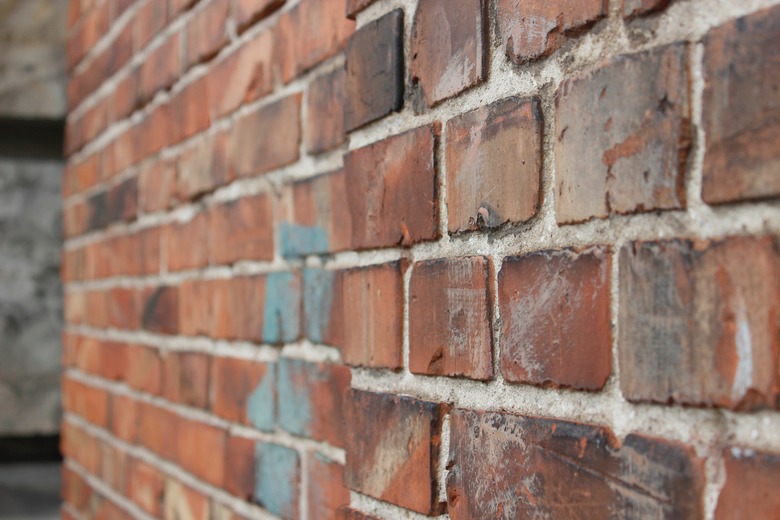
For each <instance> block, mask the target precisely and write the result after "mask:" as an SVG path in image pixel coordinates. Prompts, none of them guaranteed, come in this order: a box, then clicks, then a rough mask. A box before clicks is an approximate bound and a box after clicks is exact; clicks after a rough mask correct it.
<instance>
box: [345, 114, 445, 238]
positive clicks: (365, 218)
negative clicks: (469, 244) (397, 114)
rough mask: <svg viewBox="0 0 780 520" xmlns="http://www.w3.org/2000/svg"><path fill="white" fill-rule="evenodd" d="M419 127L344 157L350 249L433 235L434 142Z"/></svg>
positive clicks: (435, 232)
mask: <svg viewBox="0 0 780 520" xmlns="http://www.w3.org/2000/svg"><path fill="white" fill-rule="evenodd" d="M437 133H438V129H437V128H436V127H422V128H418V129H416V130H411V131H408V132H406V133H403V134H400V135H396V136H392V137H389V138H387V139H385V140H383V141H380V142H378V143H374V144H372V145H369V146H366V147H363V148H360V149H358V150H355V151H354V152H351V153H350V154H348V155H347V156H346V157H345V158H344V168H345V170H346V174H347V182H346V184H347V204H348V206H349V213H350V215H351V225H352V247H353V248H356V249H366V248H375V247H390V246H396V245H399V244H400V245H404V246H410V245H412V244H415V243H417V242H422V241H425V240H433V239H436V238H438V236H439V232H438V229H437V224H438V222H437V221H438V207H437V206H438V203H437V200H436V167H435V164H436V160H435V157H434V155H435V143H436V139H437V138H436V134H437Z"/></svg>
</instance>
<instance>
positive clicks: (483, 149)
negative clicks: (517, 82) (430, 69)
mask: <svg viewBox="0 0 780 520" xmlns="http://www.w3.org/2000/svg"><path fill="white" fill-rule="evenodd" d="M446 133H447V150H446V156H447V207H448V210H449V221H448V228H449V230H450V231H451V232H455V231H461V230H467V229H476V228H478V227H496V226H499V225H501V224H503V223H505V222H515V223H517V222H522V221H526V220H528V219H530V218H531V217H533V216H534V215H535V214H536V211H537V208H538V205H539V202H540V195H539V188H540V184H541V172H542V114H541V110H540V106H539V101H538V100H535V99H534V100H521V99H517V98H509V99H506V100H503V101H500V102H498V103H495V104H493V105H490V106H486V107H482V108H478V109H476V110H473V111H471V112H468V113H466V114H464V115H462V116H458V117H456V118H453V119H451V120H450V121H449V122H448V123H447V128H446ZM496 186H500V189H496V188H495V187H496Z"/></svg>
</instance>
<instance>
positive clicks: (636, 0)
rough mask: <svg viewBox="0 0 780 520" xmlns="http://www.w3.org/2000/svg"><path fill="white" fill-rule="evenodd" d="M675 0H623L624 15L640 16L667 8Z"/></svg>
mask: <svg viewBox="0 0 780 520" xmlns="http://www.w3.org/2000/svg"><path fill="white" fill-rule="evenodd" d="M672 1H673V0H623V16H629V17H630V16H638V15H643V14H648V13H654V12H656V11H660V10H662V9H665V8H666V7H667V6H668V5H669V4H671V3H672Z"/></svg>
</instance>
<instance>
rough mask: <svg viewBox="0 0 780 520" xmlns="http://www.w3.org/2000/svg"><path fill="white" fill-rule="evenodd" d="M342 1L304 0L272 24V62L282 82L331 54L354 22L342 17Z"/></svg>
mask: <svg viewBox="0 0 780 520" xmlns="http://www.w3.org/2000/svg"><path fill="white" fill-rule="evenodd" d="M345 2H346V0H306V1H305V2H300V3H298V4H297V5H296V6H295V7H293V8H292V9H290V10H289V11H287V12H285V13H283V14H282V16H281V17H280V18H279V21H278V22H277V24H276V32H275V38H276V48H275V51H276V63H277V65H278V67H279V76H280V78H281V80H282V81H283V82H285V83H287V82H289V81H290V80H292V79H293V78H295V77H297V76H299V75H300V74H301V73H303V72H305V71H307V70H309V69H310V68H312V67H313V66H315V65H317V64H318V63H320V62H322V61H323V60H325V59H327V58H330V57H331V56H334V55H335V54H336V53H338V52H339V51H340V50H341V49H343V47H344V43H345V42H346V41H347V38H349V36H350V35H351V34H352V32H353V31H354V28H355V22H353V21H352V20H349V19H347V18H346V17H345V16H344V9H345Z"/></svg>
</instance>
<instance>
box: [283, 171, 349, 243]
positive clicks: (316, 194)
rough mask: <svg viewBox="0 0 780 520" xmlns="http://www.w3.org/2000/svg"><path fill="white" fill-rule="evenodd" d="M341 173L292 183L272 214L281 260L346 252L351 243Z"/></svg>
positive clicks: (336, 172) (342, 173) (344, 184)
mask: <svg viewBox="0 0 780 520" xmlns="http://www.w3.org/2000/svg"><path fill="white" fill-rule="evenodd" d="M346 198H347V179H346V174H345V173H344V170H338V171H335V172H331V173H327V174H324V175H318V176H317V177H313V178H311V179H305V180H302V181H298V182H296V183H294V184H293V185H292V186H291V187H290V188H288V189H287V190H286V191H285V192H284V195H283V199H282V201H281V204H279V207H280V208H279V209H277V211H276V213H279V214H281V215H282V218H281V222H280V223H279V241H280V245H281V247H282V256H284V257H285V258H294V257H297V256H305V255H311V254H317V253H329V252H336V251H343V250H346V249H349V246H350V241H351V239H352V227H351V222H350V219H351V216H350V213H349V207H348V206H347V204H345V203H344V201H345V199H346Z"/></svg>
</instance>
